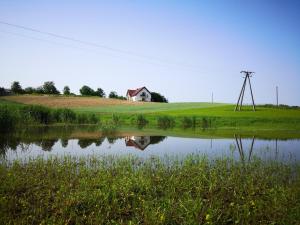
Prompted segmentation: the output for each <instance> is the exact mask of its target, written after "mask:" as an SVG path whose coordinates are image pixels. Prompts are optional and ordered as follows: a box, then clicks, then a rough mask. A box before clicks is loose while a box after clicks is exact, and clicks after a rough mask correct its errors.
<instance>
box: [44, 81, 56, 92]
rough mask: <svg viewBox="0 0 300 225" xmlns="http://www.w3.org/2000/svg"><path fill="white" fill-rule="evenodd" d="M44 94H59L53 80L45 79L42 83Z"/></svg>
mask: <svg viewBox="0 0 300 225" xmlns="http://www.w3.org/2000/svg"><path fill="white" fill-rule="evenodd" d="M43 91H44V94H59V91H58V90H57V88H56V87H55V84H54V82H53V81H46V82H45V83H44V85H43Z"/></svg>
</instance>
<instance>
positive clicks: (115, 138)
mask: <svg viewBox="0 0 300 225" xmlns="http://www.w3.org/2000/svg"><path fill="white" fill-rule="evenodd" d="M118 139H120V137H107V141H108V143H109V144H114V143H115V142H116V140H118Z"/></svg>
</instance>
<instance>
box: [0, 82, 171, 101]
mask: <svg viewBox="0 0 300 225" xmlns="http://www.w3.org/2000/svg"><path fill="white" fill-rule="evenodd" d="M79 92H80V95H82V96H98V97H101V98H105V97H106V94H105V92H104V90H103V89H102V88H97V89H96V90H94V89H93V88H91V87H89V86H87V85H84V86H82V87H81V88H80V90H79ZM10 94H19V95H22V94H49V95H60V94H61V92H60V91H59V90H58V89H57V88H56V87H55V83H54V82H53V81H46V82H44V84H43V85H42V86H39V87H37V88H34V87H26V88H24V89H23V88H22V86H21V84H20V82H19V81H14V82H13V83H12V84H11V87H10V89H5V88H4V87H0V96H5V95H10ZM62 94H63V95H65V96H76V94H74V93H72V92H71V89H70V87H69V86H65V87H64V88H63V91H62ZM108 98H114V99H121V100H126V99H127V98H126V97H124V96H122V95H118V94H117V92H115V91H111V92H110V93H109V95H108ZM151 101H152V102H168V100H167V99H166V98H165V97H164V96H163V95H161V94H159V93H157V92H151Z"/></svg>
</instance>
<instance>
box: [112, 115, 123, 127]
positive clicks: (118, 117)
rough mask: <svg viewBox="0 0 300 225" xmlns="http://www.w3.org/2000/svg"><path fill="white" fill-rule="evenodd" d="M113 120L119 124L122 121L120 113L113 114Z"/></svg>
mask: <svg viewBox="0 0 300 225" xmlns="http://www.w3.org/2000/svg"><path fill="white" fill-rule="evenodd" d="M112 122H113V123H114V124H115V125H116V126H119V125H120V123H121V119H120V116H118V115H116V114H113V115H112Z"/></svg>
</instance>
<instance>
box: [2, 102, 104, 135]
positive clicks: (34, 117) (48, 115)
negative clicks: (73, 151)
mask: <svg viewBox="0 0 300 225" xmlns="http://www.w3.org/2000/svg"><path fill="white" fill-rule="evenodd" d="M98 122H99V119H98V118H97V117H96V116H95V115H94V114H90V113H89V114H82V113H81V114H78V113H75V112H74V111H72V110H71V109H67V108H63V109H51V108H47V107H44V106H37V105H1V107H0V125H1V128H0V129H2V130H7V129H11V128H13V127H15V126H18V125H26V124H27V125H28V124H29V125H30V124H52V123H79V124H96V123H98Z"/></svg>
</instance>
